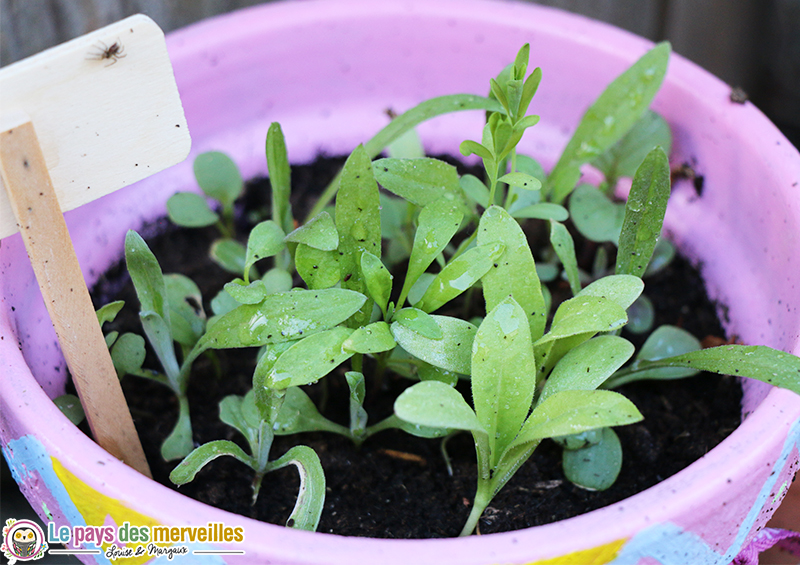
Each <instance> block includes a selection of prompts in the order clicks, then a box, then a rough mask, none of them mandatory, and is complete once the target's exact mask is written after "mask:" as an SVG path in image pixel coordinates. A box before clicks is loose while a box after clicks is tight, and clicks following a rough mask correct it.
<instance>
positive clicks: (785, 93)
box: [0, 0, 800, 564]
mask: <svg viewBox="0 0 800 565" xmlns="http://www.w3.org/2000/svg"><path fill="white" fill-rule="evenodd" d="M264 1H265V0H0V66H5V65H8V64H10V63H13V62H14V61H18V60H20V59H23V58H25V57H28V56H30V55H33V54H35V53H38V52H39V51H42V50H44V49H47V48H48V47H51V46H53V45H56V44H59V43H62V42H64V41H67V40H69V39H72V38H74V37H77V36H79V35H82V34H84V33H87V32H89V31H92V30H94V29H97V28H99V27H102V26H105V25H107V24H109V23H111V22H114V21H117V20H119V19H122V18H124V17H127V16H130V15H132V14H136V13H144V14H146V15H148V16H150V17H151V18H152V19H153V20H155V22H156V23H158V25H160V26H161V28H162V29H163V30H164V31H165V32H167V33H168V32H169V31H171V30H173V29H177V28H180V27H183V26H186V25H189V24H191V23H193V22H196V21H199V20H202V19H205V18H208V17H211V16H214V15H216V14H221V13H225V12H229V11H232V10H236V9H238V8H243V7H246V6H252V5H254V4H261V3H264ZM266 1H269V0H266ZM292 1H298V2H302V1H303V0H292ZM374 1H376V2H379V1H380V0H374ZM430 1H432V2H434V1H436V0H430ZM497 1H505V0H497ZM516 1H528V2H533V3H536V4H543V5H547V6H554V7H558V8H562V9H564V10H567V11H570V12H574V13H579V14H583V15H585V16H588V17H590V18H593V19H597V20H601V21H604V22H608V23H610V24H613V25H616V26H618V27H621V28H623V29H626V30H628V31H631V32H633V33H635V34H638V35H641V36H643V37H647V38H648V39H651V40H653V41H661V40H665V39H666V40H669V41H670V42H671V43H672V47H673V49H674V50H675V51H676V52H677V53H679V54H681V55H683V56H684V57H687V58H688V59H690V60H692V61H694V62H695V63H697V64H698V65H700V66H701V67H703V68H705V69H707V70H708V71H710V72H711V73H713V74H715V75H716V76H718V77H719V78H721V79H722V80H723V81H725V82H727V83H728V84H730V85H731V87H738V88H740V89H742V90H743V91H744V92H745V93H746V95H747V97H748V98H749V100H750V101H751V102H753V103H754V104H755V105H756V106H758V107H759V108H760V109H761V110H762V111H763V112H764V113H765V114H766V115H767V116H768V117H769V118H770V119H771V120H772V121H773V122H775V124H776V125H777V126H778V127H779V128H781V129H782V130H783V132H784V134H785V135H786V136H787V137H788V138H789V139H790V140H791V141H792V142H793V143H794V144H795V145H796V146H798V145H800V0H516ZM0 459H2V462H1V463H0V466H2V480H1V481H0V520H2V522H3V523H5V520H6V518H9V517H14V518H17V519H23V518H31V519H35V518H36V516H35V514H34V512H33V510H32V509H31V508H30V506H28V505H27V503H26V501H25V500H24V498H22V496H21V494H20V493H19V490H18V489H17V488H16V484H15V483H14V481H13V479H12V478H11V474H10V472H9V470H8V467H7V466H6V464H5V460H4V459H3V458H0ZM781 512H782V513H783V515H780V516H778V517H777V518H776V520H775V521H774V522H773V524H771V525H773V526H776V527H778V526H782V527H790V526H793V529H795V530H798V529H800V518H798V517H797V516H800V493H796V492H791V493H790V495H789V498H788V499H787V501H786V503H784V505H783V506H782V507H781ZM38 563H77V561H76V560H71V561H70V560H67V559H65V558H63V557H62V558H53V557H52V556H47V557H46V558H45V559H44V560H42V561H38ZM761 563H762V564H766V563H797V559H794V560H792V558H790V557H788V556H787V555H786V554H778V553H773V554H771V555H769V556H768V557H766V558H764V559H762V561H761Z"/></svg>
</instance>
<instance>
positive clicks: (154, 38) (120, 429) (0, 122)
mask: <svg viewBox="0 0 800 565" xmlns="http://www.w3.org/2000/svg"><path fill="white" fill-rule="evenodd" d="M190 145H191V140H190V138H189V131H188V128H187V126H186V119H185V117H184V115H183V108H182V106H181V103H180V98H179V96H178V90H177V86H176V84H175V79H174V76H173V74H172V66H171V64H170V61H169V57H168V55H167V50H166V44H165V41H164V34H163V32H162V31H161V29H160V28H159V27H158V26H157V25H156V24H155V23H154V22H153V21H152V20H151V19H149V18H147V17H146V16H143V15H136V16H132V17H130V18H127V19H125V20H122V21H120V22H117V23H115V24H112V25H110V26H107V27H105V28H102V29H100V30H97V31H95V32H92V33H90V34H87V35H85V36H82V37H79V38H77V39H74V40H72V41H69V42H67V43H65V44H63V45H60V46H58V47H54V48H53V49H50V50H48V51H45V52H43V53H40V54H38V55H36V56H34V57H30V58H28V59H25V60H24V61H20V62H18V63H15V64H13V65H10V66H8V67H6V68H4V69H0V177H1V178H2V184H3V186H4V190H0V238H2V237H6V236H9V235H12V234H14V233H15V232H17V231H20V232H21V233H22V238H23V241H24V243H25V247H26V249H27V251H28V256H29V258H30V260H31V264H32V266H33V270H34V273H35V275H36V279H37V281H38V283H39V287H40V289H41V291H42V297H43V299H44V301H45V305H46V307H47V309H48V312H49V314H50V318H51V320H52V322H53V326H54V327H55V330H56V335H57V336H58V339H59V342H60V344H61V349H62V352H63V353H64V357H65V359H66V361H67V365H68V366H69V369H70V372H71V373H72V376H73V380H74V382H75V385H76V388H77V390H78V395H79V397H80V399H81V403H82V404H83V407H84V411H85V413H86V418H87V420H88V422H89V426H90V428H91V429H92V433H93V434H94V436H95V439H96V440H97V442H98V443H99V444H100V445H101V446H102V447H103V448H105V449H106V450H107V451H109V452H110V453H111V454H112V455H114V456H116V457H118V458H120V459H122V460H123V461H124V462H125V463H127V464H128V465H130V466H131V467H133V468H135V469H137V470H138V471H140V472H142V473H144V474H146V475H149V474H150V472H149V468H148V465H147V461H146V460H145V458H144V453H143V451H142V447H141V444H140V442H139V438H138V436H137V435H136V430H135V428H134V425H133V420H132V419H131V416H130V412H129V411H128V407H127V405H126V403H125V398H124V397H123V395H122V389H121V387H120V385H119V380H118V379H117V375H116V371H115V370H114V366H113V363H112V362H111V356H110V354H109V352H108V349H107V347H106V344H105V340H104V338H103V335H102V331H101V329H100V326H99V324H98V323H97V318H96V316H95V313H94V308H93V306H92V302H91V299H90V297H89V292H88V290H87V288H86V284H85V282H84V279H83V275H82V274H81V270H80V266H79V265H78V260H77V257H76V255H75V251H74V249H73V247H72V243H71V241H70V238H69V233H68V231H67V227H66V223H65V222H64V217H63V215H62V213H63V212H64V211H66V210H70V209H73V208H76V207H77V206H80V205H82V204H85V203H87V202H90V201H92V200H94V199H96V198H99V197H100V196H103V195H106V194H108V193H110V192H113V191H114V190H117V189H119V188H121V187H123V186H126V185H128V184H131V183H133V182H136V181H138V180H140V179H142V178H145V177H147V176H149V175H151V174H154V173H156V172H158V171H160V170H162V169H165V168H166V167H169V166H171V165H174V164H175V163H178V162H180V161H182V160H183V159H185V158H186V155H187V154H188V152H189V147H190Z"/></svg>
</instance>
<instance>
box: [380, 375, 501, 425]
mask: <svg viewBox="0 0 800 565" xmlns="http://www.w3.org/2000/svg"><path fill="white" fill-rule="evenodd" d="M394 413H395V414H396V415H397V417H398V418H400V419H401V420H404V421H405V422H408V423H410V424H416V425H419V426H425V427H429V428H447V429H453V430H468V431H475V432H478V433H483V434H485V433H486V431H485V430H484V428H483V426H481V424H480V422H479V421H478V417H477V416H476V415H475V412H473V411H472V408H470V407H469V404H467V402H466V401H465V400H464V397H463V396H461V393H460V392H458V391H457V390H455V389H454V388H453V387H451V386H449V385H446V384H444V383H441V382H439V381H424V382H420V383H417V384H415V385H414V386H412V387H409V388H407V389H406V390H404V391H403V393H402V394H401V395H400V396H398V397H397V400H395V403H394Z"/></svg>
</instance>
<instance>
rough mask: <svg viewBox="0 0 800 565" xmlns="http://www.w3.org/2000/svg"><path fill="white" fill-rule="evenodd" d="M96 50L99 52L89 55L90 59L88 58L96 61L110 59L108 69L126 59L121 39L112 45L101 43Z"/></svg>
mask: <svg viewBox="0 0 800 565" xmlns="http://www.w3.org/2000/svg"><path fill="white" fill-rule="evenodd" d="M95 48H96V49H97V52H94V53H89V57H87V58H88V59H94V60H96V61H103V60H106V59H108V60H109V61H110V63H108V64H107V65H106V67H110V66H111V65H113V64H114V63H116V62H117V61H119V60H120V59H123V58H124V57H125V47H124V46H123V45H122V42H121V41H120V40H119V39H117V40H116V41H115V42H114V43H112V44H111V45H106V44H105V43H103V42H102V41H100V42H99V45H96V46H95Z"/></svg>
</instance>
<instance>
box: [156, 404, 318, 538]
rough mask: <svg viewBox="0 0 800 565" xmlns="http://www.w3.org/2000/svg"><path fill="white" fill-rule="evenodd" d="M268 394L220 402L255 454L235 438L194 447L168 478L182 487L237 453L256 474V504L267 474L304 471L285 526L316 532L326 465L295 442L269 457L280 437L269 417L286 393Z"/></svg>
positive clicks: (225, 415)
mask: <svg viewBox="0 0 800 565" xmlns="http://www.w3.org/2000/svg"><path fill="white" fill-rule="evenodd" d="M265 396H268V400H267V402H266V405H259V403H258V402H257V401H256V394H255V393H254V391H250V392H249V393H248V394H247V395H245V396H244V397H241V396H236V395H232V396H226V397H225V398H224V399H223V400H222V402H220V404H219V417H220V420H222V421H223V422H225V423H226V424H228V425H229V426H231V427H233V428H236V429H237V430H238V431H239V432H240V433H241V434H242V435H243V436H244V437H245V439H246V440H247V443H248V446H249V448H250V455H248V454H247V453H246V452H245V451H244V450H243V449H242V448H241V447H239V446H238V445H237V444H235V443H234V442H232V441H228V440H217V441H212V442H209V443H206V444H205V445H202V446H200V447H198V448H197V449H195V450H194V451H192V452H191V453H190V454H189V455H188V456H187V457H186V458H185V459H184V460H183V461H181V463H180V464H179V465H178V466H177V467H175V469H173V470H172V472H171V473H170V475H169V478H170V480H171V481H172V482H173V483H175V484H176V485H179V486H180V485H183V484H186V483H188V482H190V481H192V480H193V479H194V477H195V476H196V475H197V473H198V472H199V471H200V469H202V468H203V467H204V466H205V465H207V464H208V463H210V462H211V461H213V460H214V459H216V458H218V457H222V456H228V457H233V458H234V459H236V460H238V461H241V462H242V463H244V464H245V465H247V466H249V467H250V468H251V469H253V471H254V472H255V477H254V479H253V504H255V503H256V500H257V498H258V493H259V491H260V490H261V482H262V480H263V478H264V475H265V474H267V473H269V472H270V471H276V470H278V469H282V468H283V467H287V466H289V465H294V466H295V467H297V470H298V472H299V474H300V492H299V493H298V495H297V502H296V503H295V506H294V510H292V513H291V515H290V516H289V519H288V520H287V521H286V526H287V527H290V528H297V529H301V530H311V531H314V530H316V529H317V525H318V524H319V519H320V516H321V515H322V507H323V505H324V503H325V474H324V472H323V469H322V465H321V464H320V461H319V457H317V454H316V453H315V452H314V450H313V449H311V448H310V447H307V446H305V445H296V446H294V447H292V448H291V449H290V450H289V451H287V452H286V453H285V454H284V455H283V456H281V457H279V458H278V459H275V460H274V461H270V460H269V452H270V448H271V447H272V441H273V439H274V437H275V434H274V433H273V422H272V421H271V420H274V415H273V416H272V417H270V415H272V414H274V411H275V409H276V408H277V405H279V404H280V402H281V395H280V394H277V393H268V394H266V395H265ZM265 412H266V414H265ZM265 416H266V417H265Z"/></svg>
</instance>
